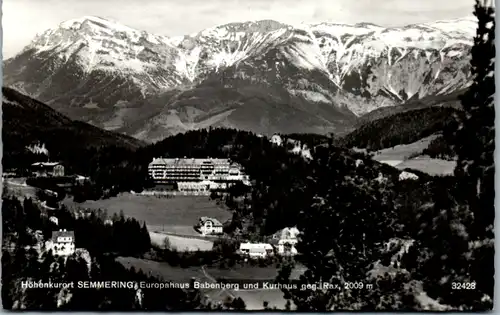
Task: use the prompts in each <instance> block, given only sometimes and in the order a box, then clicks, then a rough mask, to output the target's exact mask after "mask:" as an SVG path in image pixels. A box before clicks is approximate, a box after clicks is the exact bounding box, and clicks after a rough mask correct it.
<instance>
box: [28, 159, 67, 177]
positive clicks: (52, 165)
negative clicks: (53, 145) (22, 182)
mask: <svg viewBox="0 0 500 315" xmlns="http://www.w3.org/2000/svg"><path fill="white" fill-rule="evenodd" d="M31 171H32V174H33V175H34V176H36V177H49V176H50V177H61V176H64V166H63V165H62V164H61V163H59V162H36V163H33V164H31Z"/></svg>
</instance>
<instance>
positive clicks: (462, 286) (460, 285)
mask: <svg viewBox="0 0 500 315" xmlns="http://www.w3.org/2000/svg"><path fill="white" fill-rule="evenodd" d="M451 288H452V289H453V290H474V289H476V283H475V282H452V283H451Z"/></svg>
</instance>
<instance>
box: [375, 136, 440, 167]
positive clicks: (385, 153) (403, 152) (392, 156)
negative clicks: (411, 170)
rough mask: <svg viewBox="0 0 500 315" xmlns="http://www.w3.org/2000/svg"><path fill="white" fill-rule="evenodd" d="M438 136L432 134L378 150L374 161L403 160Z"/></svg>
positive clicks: (423, 148) (425, 146) (422, 148)
mask: <svg viewBox="0 0 500 315" xmlns="http://www.w3.org/2000/svg"><path fill="white" fill-rule="evenodd" d="M437 137H438V136H436V135H433V136H429V137H427V138H424V139H421V140H419V141H416V142H413V143H410V144H402V145H397V146H394V147H392V148H387V149H383V150H379V151H377V152H376V153H375V155H374V156H373V159H374V160H375V161H401V162H402V161H405V160H408V159H409V158H410V157H411V156H412V155H414V154H419V153H422V151H424V150H425V149H426V148H427V147H428V146H429V143H431V141H432V140H434V139H436V138H437Z"/></svg>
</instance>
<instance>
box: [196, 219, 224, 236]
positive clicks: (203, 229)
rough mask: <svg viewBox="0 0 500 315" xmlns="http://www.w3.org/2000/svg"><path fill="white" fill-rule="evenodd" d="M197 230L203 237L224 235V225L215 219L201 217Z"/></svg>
mask: <svg viewBox="0 0 500 315" xmlns="http://www.w3.org/2000/svg"><path fill="white" fill-rule="evenodd" d="M195 229H196V230H197V231H199V232H200V233H201V234H202V235H211V234H223V231H222V223H220V221H219V220H217V219H215V218H209V217H201V218H200V221H199V222H198V224H197V225H196V226H195Z"/></svg>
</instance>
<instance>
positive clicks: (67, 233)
mask: <svg viewBox="0 0 500 315" xmlns="http://www.w3.org/2000/svg"><path fill="white" fill-rule="evenodd" d="M59 237H71V238H72V239H73V241H74V239H75V232H73V231H66V230H59V231H52V241H53V242H57V239H58V238H59Z"/></svg>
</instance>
